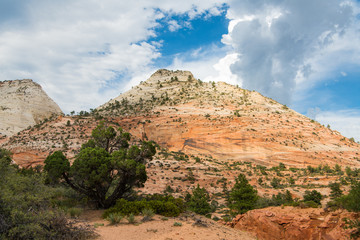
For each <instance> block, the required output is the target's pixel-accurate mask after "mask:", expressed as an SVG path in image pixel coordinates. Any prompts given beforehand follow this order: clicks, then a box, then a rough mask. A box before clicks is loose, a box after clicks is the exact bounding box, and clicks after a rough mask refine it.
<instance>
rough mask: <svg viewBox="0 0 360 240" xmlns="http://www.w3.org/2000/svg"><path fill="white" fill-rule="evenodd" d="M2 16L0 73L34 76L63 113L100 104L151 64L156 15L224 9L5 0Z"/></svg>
mask: <svg viewBox="0 0 360 240" xmlns="http://www.w3.org/2000/svg"><path fill="white" fill-rule="evenodd" d="M0 6H1V7H6V9H7V11H9V13H7V14H3V15H2V16H1V17H0V21H1V22H0V79H2V80H5V79H9V80H10V79H21V78H32V79H34V80H35V81H37V82H38V83H40V84H41V85H42V86H43V88H44V89H45V91H46V92H47V93H48V94H49V95H50V97H52V98H53V99H54V100H55V101H56V102H57V103H58V104H59V105H60V107H61V108H62V109H63V110H64V111H65V112H69V111H71V110H76V111H79V110H81V109H88V108H93V107H96V106H98V105H100V104H102V103H104V102H106V101H107V100H109V99H110V98H113V97H116V96H117V95H118V94H120V92H122V90H123V89H122V87H124V86H125V85H126V83H124V82H119V81H118V79H123V81H127V80H128V79H132V78H134V77H136V76H137V75H141V74H142V73H144V72H147V71H148V70H149V69H151V68H152V67H151V66H152V64H153V61H154V60H155V59H156V58H158V57H159V56H160V53H159V50H158V47H159V46H160V45H159V44H161V43H156V42H153V43H147V42H146V41H147V39H148V38H149V37H151V36H154V34H155V32H154V30H153V29H154V28H155V27H156V26H157V25H158V23H157V21H156V20H158V19H161V18H163V17H164V16H165V14H164V13H166V15H171V14H190V15H191V16H192V17H195V16H196V15H197V14H203V13H206V14H209V12H211V13H213V14H218V13H217V11H216V9H217V8H218V7H221V5H220V4H219V3H218V1H215V0H210V1H205V0H202V1H196V2H194V1H190V0H184V1H181V2H179V1H166V0H159V1H147V0H139V1H136V2H134V1H133V2H131V1H130V2H129V1H115V0H106V1H85V0H76V1H70V0H64V1H61V2H54V1H50V2H49V1H45V0H29V1H13V2H11V3H7V5H6V6H4V5H3V4H0Z"/></svg>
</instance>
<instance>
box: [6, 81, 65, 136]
mask: <svg viewBox="0 0 360 240" xmlns="http://www.w3.org/2000/svg"><path fill="white" fill-rule="evenodd" d="M60 114H62V111H61V109H60V108H59V106H58V105H57V104H56V103H55V102H54V101H53V100H52V99H50V98H49V97H48V95H47V94H46V93H45V92H44V90H43V89H42V88H41V86H40V85H39V84H37V83H35V82H33V81H32V80H30V79H25V80H14V81H3V82H0V134H2V135H6V136H12V135H14V134H15V133H17V132H19V131H21V130H23V129H25V128H27V127H29V126H31V125H34V124H38V123H39V122H41V121H42V120H44V119H45V118H49V117H51V116H53V115H55V116H56V115H60Z"/></svg>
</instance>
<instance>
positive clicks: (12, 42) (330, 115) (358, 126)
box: [0, 0, 360, 141]
mask: <svg viewBox="0 0 360 240" xmlns="http://www.w3.org/2000/svg"><path fill="white" fill-rule="evenodd" d="M359 23H360V2H359V1H357V0H301V1H291V0H266V1H265V0H223V1H220V0H196V1H195V0H183V1H169V0H156V1H155V0H135V1H116V0H103V1H94V0H63V1H46V0H16V1H14V0H0V80H14V79H29V78H30V79H33V80H34V81H35V82H37V83H39V84H41V86H42V87H43V89H44V90H45V91H46V92H47V94H48V95H49V96H50V97H51V98H52V99H53V100H54V101H55V102H56V103H58V105H59V106H60V108H61V109H62V110H63V111H64V112H65V113H69V112H70V111H72V110H74V111H76V112H79V111H80V110H89V109H91V108H96V107H98V106H99V105H101V104H103V103H105V102H107V101H108V100H110V99H111V98H114V97H117V96H118V95H119V94H120V93H122V92H125V91H126V90H129V89H130V88H131V87H132V86H135V85H137V84H138V83H140V81H144V80H146V79H147V78H149V77H150V75H151V74H152V73H154V72H155V71H156V70H157V69H159V68H167V69H172V70H177V69H180V70H190V71H192V73H193V74H194V76H195V77H196V78H199V79H201V80H203V81H224V82H228V83H231V84H235V85H239V86H240V87H243V88H245V89H249V90H256V91H259V92H260V93H262V94H263V95H265V96H267V97H271V98H273V99H275V100H277V101H279V102H280V103H282V104H286V105H287V106H289V107H291V108H292V109H294V110H296V111H298V112H300V113H302V114H305V115H306V116H308V117H310V118H312V119H315V120H317V121H319V122H320V123H321V124H324V125H328V124H329V125H330V126H331V128H332V129H335V130H338V131H340V132H341V133H342V134H343V135H344V136H346V137H349V138H350V137H354V138H355V139H356V140H357V141H360V94H359V90H360V24H359Z"/></svg>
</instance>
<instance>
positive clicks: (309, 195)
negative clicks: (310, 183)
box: [304, 190, 323, 205]
mask: <svg viewBox="0 0 360 240" xmlns="http://www.w3.org/2000/svg"><path fill="white" fill-rule="evenodd" d="M322 198H323V196H322V195H321V193H320V192H318V191H316V190H312V191H311V192H310V191H309V190H306V191H305V194H304V202H309V201H313V202H315V203H316V204H318V205H320V204H321V203H320V201H321V199H322Z"/></svg>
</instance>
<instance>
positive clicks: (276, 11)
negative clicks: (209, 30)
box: [222, 0, 360, 104]
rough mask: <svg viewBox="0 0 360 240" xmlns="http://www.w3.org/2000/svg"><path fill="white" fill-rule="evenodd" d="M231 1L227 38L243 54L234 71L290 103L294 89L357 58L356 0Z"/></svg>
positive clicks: (248, 84) (248, 83)
mask: <svg viewBox="0 0 360 240" xmlns="http://www.w3.org/2000/svg"><path fill="white" fill-rule="evenodd" d="M229 6H230V7H229V10H228V13H227V17H228V18H229V19H230V20H231V21H230V24H229V34H227V35H225V36H224V37H223V40H222V41H223V42H224V43H225V44H227V45H230V46H231V47H232V48H233V49H234V52H235V53H237V54H238V55H239V59H238V61H237V62H236V63H234V64H233V65H232V66H231V70H232V72H233V73H234V74H236V75H238V76H239V78H241V79H242V80H243V87H244V88H248V89H255V90H257V91H259V92H261V93H263V94H265V95H267V96H269V97H272V98H274V99H276V100H278V101H280V102H282V103H284V104H290V103H291V101H292V96H293V94H294V91H298V90H304V89H306V87H308V86H311V84H312V83H311V82H312V81H316V80H322V79H323V77H324V76H326V75H328V74H329V73H331V72H332V71H333V70H334V69H336V68H338V67H339V66H341V64H346V63H349V62H355V61H356V60H358V56H359V53H360V51H359V47H358V46H359V45H360V44H354V40H355V42H357V43H360V41H359V39H360V37H359V31H358V25H357V22H358V20H357V19H356V17H355V16H356V13H357V12H358V9H357V4H356V3H355V2H353V1H343V2H339V1H338V0H318V1H313V0H303V1H278V0H270V1H263V0H252V1H236V0H232V1H230V2H229ZM351 39H353V41H352V42H351ZM354 45H356V46H354ZM352 50H356V51H352ZM309 80H310V82H309ZM300 83H302V84H303V85H301V84H300ZM299 84H300V86H298V85H299Z"/></svg>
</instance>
